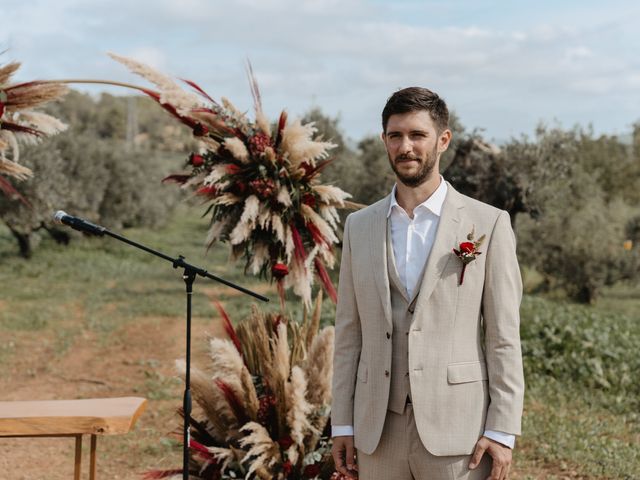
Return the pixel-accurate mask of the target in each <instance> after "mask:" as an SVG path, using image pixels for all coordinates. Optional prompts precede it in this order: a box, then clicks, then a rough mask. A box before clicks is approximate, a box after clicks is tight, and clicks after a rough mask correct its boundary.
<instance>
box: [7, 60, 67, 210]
mask: <svg viewBox="0 0 640 480" xmlns="http://www.w3.org/2000/svg"><path fill="white" fill-rule="evenodd" d="M19 68H20V63H17V62H11V63H8V64H6V65H4V66H1V67H0V191H2V192H3V193H4V194H5V195H8V196H16V197H18V198H22V197H21V196H20V194H19V193H18V192H17V191H16V190H15V188H14V187H13V186H12V185H11V183H10V182H9V181H8V180H7V179H6V178H4V177H3V175H4V176H7V177H11V178H15V179H17V180H25V179H27V178H28V177H30V176H31V175H32V172H31V170H29V169H28V168H26V167H24V166H22V165H20V164H19V163H18V161H19V159H20V149H19V142H22V143H35V142H37V141H38V140H40V139H41V138H43V137H46V136H49V135H54V134H56V133H58V132H61V131H63V130H65V129H66V128H67V126H66V125H65V124H64V123H62V122H61V121H59V120H58V119H57V118H55V117H52V116H51V115H47V114H46V113H42V112H37V111H34V109H35V108H37V107H41V106H42V105H44V104H45V103H47V102H50V101H52V100H57V99H58V98H60V97H62V96H63V95H64V94H65V93H66V92H67V87H66V86H65V85H63V84H61V83H56V82H49V81H38V80H36V81H31V82H23V83H15V84H10V83H9V82H10V80H11V77H12V76H13V75H14V74H15V73H16V71H17V70H18V69H19ZM8 154H9V155H8ZM23 200H24V199H23Z"/></svg>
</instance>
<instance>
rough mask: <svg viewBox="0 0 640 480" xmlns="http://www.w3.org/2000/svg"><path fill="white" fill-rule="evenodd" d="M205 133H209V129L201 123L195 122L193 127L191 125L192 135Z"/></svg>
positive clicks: (201, 135) (200, 135) (199, 135)
mask: <svg viewBox="0 0 640 480" xmlns="http://www.w3.org/2000/svg"><path fill="white" fill-rule="evenodd" d="M207 133H209V129H208V128H207V127H205V126H204V125H202V124H201V123H197V124H196V125H195V127H193V135H194V137H204V136H205V135H206V134H207Z"/></svg>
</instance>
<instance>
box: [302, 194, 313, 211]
mask: <svg viewBox="0 0 640 480" xmlns="http://www.w3.org/2000/svg"><path fill="white" fill-rule="evenodd" d="M302 203H304V204H305V205H309V206H310V207H312V208H313V207H315V206H316V197H315V196H314V195H313V194H312V193H305V194H304V195H303V196H302Z"/></svg>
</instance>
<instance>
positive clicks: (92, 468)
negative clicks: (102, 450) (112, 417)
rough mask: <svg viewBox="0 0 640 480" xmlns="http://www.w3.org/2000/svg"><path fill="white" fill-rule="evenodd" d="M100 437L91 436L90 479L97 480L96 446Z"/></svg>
mask: <svg viewBox="0 0 640 480" xmlns="http://www.w3.org/2000/svg"><path fill="white" fill-rule="evenodd" d="M97 442H98V437H96V436H95V435H91V465H90V467H89V479H90V480H96V444H97Z"/></svg>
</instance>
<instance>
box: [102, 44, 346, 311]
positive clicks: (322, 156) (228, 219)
mask: <svg viewBox="0 0 640 480" xmlns="http://www.w3.org/2000/svg"><path fill="white" fill-rule="evenodd" d="M111 56H112V58H114V59H115V60H117V61H118V62H120V63H122V64H124V65H125V66H126V67H127V68H128V69H129V70H130V71H132V72H133V73H136V74H138V75H140V76H142V77H144V78H145V79H147V80H148V81H150V82H151V83H153V84H154V85H156V87H157V88H158V89H159V91H152V90H147V89H141V90H142V91H143V92H145V93H146V94H147V95H149V96H150V97H152V98H153V99H154V100H156V101H157V102H158V103H159V104H160V105H161V106H162V107H163V108H164V109H165V110H167V111H169V112H170V113H171V114H172V115H173V116H175V117H176V118H177V119H178V120H179V121H181V122H182V123H183V124H185V125H187V126H188V127H189V128H191V129H192V130H193V134H194V136H196V137H197V138H198V139H199V140H200V141H201V144H202V146H203V148H202V150H201V151H200V152H198V153H192V154H191V155H190V156H189V158H188V160H187V162H186V166H187V168H188V171H187V172H186V173H184V174H176V175H171V176H169V177H168V178H167V179H166V180H168V181H173V182H177V183H179V184H181V185H182V186H183V187H185V188H190V189H193V190H194V191H195V193H196V195H198V196H200V197H202V198H203V199H204V200H205V202H207V203H209V209H208V210H207V213H209V212H210V213H211V225H210V229H209V234H208V237H207V240H206V242H207V245H209V246H210V245H211V244H212V243H213V242H215V241H216V240H220V241H225V242H229V243H230V244H231V247H232V253H233V254H234V257H235V258H244V260H245V262H246V266H245V271H247V272H250V273H251V274H254V275H260V276H262V277H263V278H267V279H270V280H275V281H276V282H277V285H278V291H279V293H280V298H281V301H284V291H285V289H287V288H289V287H291V288H292V289H293V292H294V293H295V294H296V295H298V296H300V297H301V298H302V299H303V300H304V302H305V304H306V305H307V306H309V305H310V304H311V291H312V285H313V283H314V273H315V275H317V277H318V278H319V279H320V282H321V284H322V286H323V287H324V289H325V291H326V292H327V294H328V295H329V296H330V297H331V298H332V299H333V300H334V302H335V300H336V292H335V289H334V287H333V284H332V282H331V279H330V278H329V275H328V273H327V270H326V267H329V268H332V267H333V266H334V263H335V256H334V245H335V244H336V243H338V237H337V235H336V233H335V232H336V230H337V228H338V222H339V216H338V213H337V209H338V208H358V206H357V205H356V204H353V203H351V202H348V201H347V198H348V197H349V196H350V195H349V194H347V193H346V192H344V191H343V190H341V189H339V188H338V187H335V186H332V185H323V184H322V183H320V180H319V174H320V172H321V171H322V169H323V168H325V167H326V166H327V165H328V164H329V163H330V162H331V159H330V158H329V150H330V149H331V148H333V147H334V145H333V144H332V143H330V142H327V141H323V140H322V139H321V138H315V137H314V135H315V133H316V129H315V127H314V126H313V124H306V125H303V124H302V123H301V122H300V120H295V121H291V122H290V121H288V118H287V114H286V112H285V111H283V112H282V113H281V115H280V118H279V120H278V122H277V124H275V125H273V126H272V125H271V124H270V122H269V121H268V120H267V117H266V116H265V114H264V111H263V109H262V103H261V99H260V92H259V90H258V85H257V83H256V81H255V78H254V76H253V73H252V71H251V66H250V65H249V66H248V73H249V78H250V85H251V91H252V94H253V98H254V106H255V120H253V121H252V120H250V119H249V118H248V117H247V116H246V115H245V114H244V113H243V112H240V111H239V110H238V109H237V108H236V107H235V106H234V105H233V104H232V103H231V102H230V101H229V100H227V99H225V98H223V99H222V100H221V103H218V102H216V101H215V100H213V99H212V98H211V97H210V96H209V95H207V93H205V92H204V90H202V89H201V88H200V87H199V86H198V85H196V84H195V83H194V82H192V81H189V80H184V82H185V83H186V84H187V85H189V86H190V87H191V88H192V89H193V91H186V90H183V89H182V88H181V87H180V85H178V84H177V83H176V82H174V81H173V80H172V79H171V78H169V77H167V76H165V75H163V74H161V73H158V72H157V71H155V70H153V69H151V68H150V67H148V66H146V65H144V64H142V63H140V62H137V61H135V60H131V59H129V58H125V57H121V56H118V55H113V54H112V55H111Z"/></svg>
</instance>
